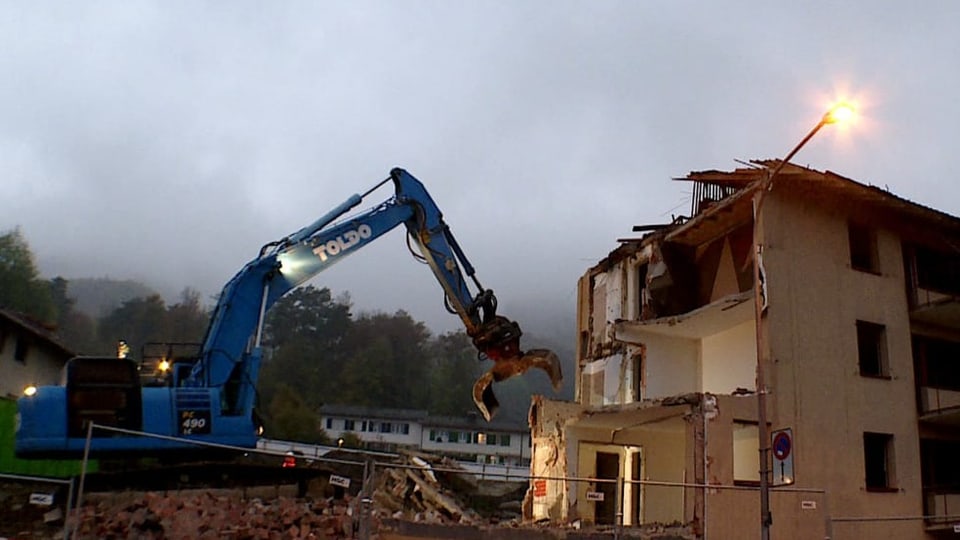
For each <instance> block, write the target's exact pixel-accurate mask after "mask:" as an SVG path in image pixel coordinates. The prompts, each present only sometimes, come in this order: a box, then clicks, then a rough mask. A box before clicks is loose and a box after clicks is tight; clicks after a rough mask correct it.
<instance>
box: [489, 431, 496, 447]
mask: <svg viewBox="0 0 960 540" xmlns="http://www.w3.org/2000/svg"><path fill="white" fill-rule="evenodd" d="M487 444H489V445H496V444H497V434H496V433H489V434H487Z"/></svg>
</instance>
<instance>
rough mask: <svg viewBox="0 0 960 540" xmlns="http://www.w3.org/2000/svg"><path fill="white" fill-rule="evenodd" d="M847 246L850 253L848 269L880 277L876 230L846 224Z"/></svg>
mask: <svg viewBox="0 0 960 540" xmlns="http://www.w3.org/2000/svg"><path fill="white" fill-rule="evenodd" d="M847 246H848V248H849V252H850V268H852V269H854V270H856V271H858V272H866V273H868V274H875V275H880V249H879V242H878V241H877V231H876V229H874V228H872V227H868V226H866V225H864V224H862V223H856V222H848V223H847Z"/></svg>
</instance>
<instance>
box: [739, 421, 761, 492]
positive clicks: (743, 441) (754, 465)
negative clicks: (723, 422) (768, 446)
mask: <svg viewBox="0 0 960 540" xmlns="http://www.w3.org/2000/svg"><path fill="white" fill-rule="evenodd" d="M759 437H760V434H759V433H758V426H757V424H754V423H752V422H736V421H735V422H734V423H733V482H734V484H759V483H760V440H759Z"/></svg>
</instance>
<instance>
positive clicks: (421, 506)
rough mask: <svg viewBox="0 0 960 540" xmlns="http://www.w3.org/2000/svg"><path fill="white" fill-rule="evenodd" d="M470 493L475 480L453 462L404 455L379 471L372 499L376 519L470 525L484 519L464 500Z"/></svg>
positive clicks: (424, 455) (426, 456) (430, 457)
mask: <svg viewBox="0 0 960 540" xmlns="http://www.w3.org/2000/svg"><path fill="white" fill-rule="evenodd" d="M472 490H476V481H475V480H474V479H473V477H472V476H471V475H470V474H468V473H467V472H466V471H464V470H463V469H461V468H460V467H459V466H457V465H456V463H455V462H453V461H452V460H449V459H447V458H440V457H437V456H431V455H428V454H413V453H407V454H403V455H401V457H400V459H399V462H398V463H397V466H396V467H392V468H389V469H386V470H384V471H381V473H380V475H379V482H378V485H377V488H376V489H375V490H374V492H373V496H372V497H371V498H372V502H373V510H374V515H377V516H381V517H391V518H394V519H406V520H410V521H415V522H428V523H459V524H464V525H473V524H478V523H481V522H482V521H483V518H482V517H481V516H480V514H478V513H477V512H476V511H475V510H473V509H472V508H470V507H469V506H468V505H467V504H466V501H465V500H464V499H463V493H465V492H469V491H472Z"/></svg>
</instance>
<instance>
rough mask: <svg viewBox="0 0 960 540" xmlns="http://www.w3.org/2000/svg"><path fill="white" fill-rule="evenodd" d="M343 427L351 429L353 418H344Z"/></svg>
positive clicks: (346, 429) (352, 428)
mask: <svg viewBox="0 0 960 540" xmlns="http://www.w3.org/2000/svg"><path fill="white" fill-rule="evenodd" d="M343 429H344V431H353V430H354V424H353V419H351V418H347V419H346V420H344V421H343Z"/></svg>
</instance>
